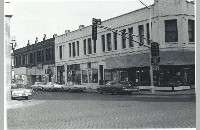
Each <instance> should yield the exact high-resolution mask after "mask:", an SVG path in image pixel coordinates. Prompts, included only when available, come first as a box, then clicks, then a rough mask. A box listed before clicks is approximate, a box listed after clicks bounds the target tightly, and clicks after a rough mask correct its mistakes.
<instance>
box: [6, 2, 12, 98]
mask: <svg viewBox="0 0 200 130" xmlns="http://www.w3.org/2000/svg"><path fill="white" fill-rule="evenodd" d="M4 6H5V10H4V11H5V12H4V14H5V17H4V24H5V34H4V37H5V43H4V46H5V54H4V58H5V59H6V60H5V61H4V62H5V64H4V65H5V78H6V80H5V81H6V82H5V86H6V88H5V89H6V100H10V89H11V72H12V70H11V46H10V41H11V40H10V19H11V17H12V16H13V6H12V3H10V2H9V1H8V0H5V4H4Z"/></svg>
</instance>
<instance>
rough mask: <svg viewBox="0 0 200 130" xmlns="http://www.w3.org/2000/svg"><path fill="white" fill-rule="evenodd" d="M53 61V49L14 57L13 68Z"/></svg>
mask: <svg viewBox="0 0 200 130" xmlns="http://www.w3.org/2000/svg"><path fill="white" fill-rule="evenodd" d="M49 61H54V47H51V48H46V49H43V50H38V51H35V52H30V53H28V54H22V55H18V56H14V66H23V65H28V64H35V63H42V62H49Z"/></svg>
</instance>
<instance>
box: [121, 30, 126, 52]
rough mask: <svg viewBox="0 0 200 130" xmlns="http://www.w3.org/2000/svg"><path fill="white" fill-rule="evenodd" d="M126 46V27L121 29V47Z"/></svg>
mask: <svg viewBox="0 0 200 130" xmlns="http://www.w3.org/2000/svg"><path fill="white" fill-rule="evenodd" d="M124 48H126V29H123V30H122V49H124Z"/></svg>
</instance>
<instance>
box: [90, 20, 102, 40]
mask: <svg viewBox="0 0 200 130" xmlns="http://www.w3.org/2000/svg"><path fill="white" fill-rule="evenodd" d="M97 25H101V19H95V18H93V19H92V40H97Z"/></svg>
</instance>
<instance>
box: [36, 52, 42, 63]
mask: <svg viewBox="0 0 200 130" xmlns="http://www.w3.org/2000/svg"><path fill="white" fill-rule="evenodd" d="M41 57H42V55H41V51H37V62H41Z"/></svg>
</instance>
